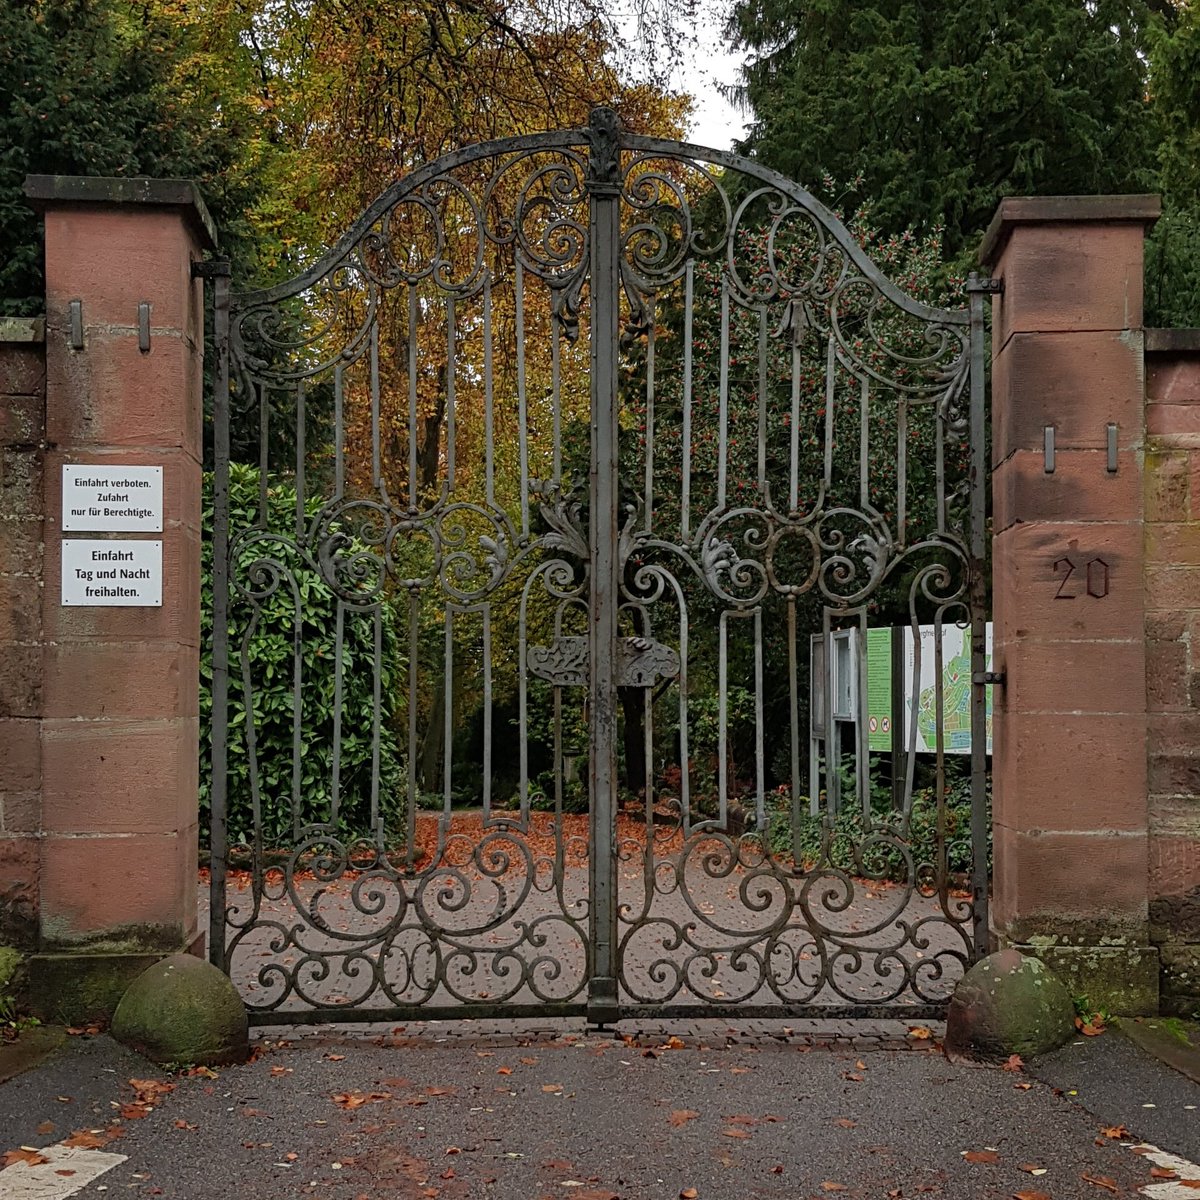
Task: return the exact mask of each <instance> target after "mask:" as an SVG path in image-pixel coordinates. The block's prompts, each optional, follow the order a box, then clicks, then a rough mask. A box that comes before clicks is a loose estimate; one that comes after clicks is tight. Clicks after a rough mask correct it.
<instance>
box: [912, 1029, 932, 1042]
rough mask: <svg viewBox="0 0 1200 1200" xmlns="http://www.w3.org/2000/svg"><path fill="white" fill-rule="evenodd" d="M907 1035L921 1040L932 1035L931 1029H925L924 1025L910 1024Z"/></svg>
mask: <svg viewBox="0 0 1200 1200" xmlns="http://www.w3.org/2000/svg"><path fill="white" fill-rule="evenodd" d="M908 1036H909V1037H910V1038H916V1039H917V1041H920V1042H923V1041H926V1040H927V1039H929V1038H931V1037H933V1030H932V1029H927V1028H926V1027H925V1026H924V1025H910V1026H909V1027H908Z"/></svg>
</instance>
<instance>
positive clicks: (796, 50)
mask: <svg viewBox="0 0 1200 1200" xmlns="http://www.w3.org/2000/svg"><path fill="white" fill-rule="evenodd" d="M1147 16H1148V14H1147V10H1146V6H1145V5H1143V4H1141V3H1139V2H1138V0H1133V2H1125V0H736V3H735V7H734V11H733V16H732V18H731V33H732V34H733V36H734V38H735V40H736V42H737V43H738V45H739V46H740V47H741V48H743V49H746V50H748V51H749V54H750V57H749V61H748V63H747V66H746V67H745V70H744V88H743V89H741V96H742V99H743V101H744V102H745V103H746V104H747V106H748V107H749V110H750V112H751V113H752V114H753V118H754V119H753V124H752V127H751V131H750V134H749V136H748V139H747V142H746V145H745V147H744V149H746V150H747V151H748V152H750V153H752V154H754V155H755V156H757V157H758V158H759V159H761V160H762V161H764V162H766V163H768V164H769V165H771V166H773V167H776V168H777V169H779V170H781V171H783V172H784V173H785V174H787V175H790V176H792V177H794V178H796V179H798V180H800V181H801V182H805V183H808V184H810V185H812V184H814V183H817V182H819V181H820V180H821V179H822V177H828V178H831V179H832V180H837V181H838V182H839V183H842V184H844V183H846V182H847V181H849V182H850V185H851V195H849V196H848V197H846V198H845V202H846V203H848V204H851V205H852V204H854V203H859V202H862V201H864V200H870V201H871V202H872V209H873V214H874V216H875V218H876V220H877V221H878V222H879V224H880V225H881V227H882V228H883V229H884V230H885V231H888V232H899V231H901V230H903V229H906V228H908V227H910V226H911V227H913V228H914V229H917V230H924V229H929V228H930V227H933V226H936V225H939V224H944V225H945V246H946V250H947V253H948V254H949V255H951V256H952V257H956V258H958V259H959V260H960V262H961V261H962V260H964V259H966V258H968V257H969V256H970V255H971V254H972V253H973V251H974V249H975V247H976V246H977V244H978V239H979V235H980V234H981V233H982V231H983V229H984V228H985V227H986V226H987V223H988V220H989V219H990V218H991V216H992V213H993V212H994V211H995V208H996V204H997V201H998V200H999V199H1000V198H1001V197H1002V196H1005V195H1011V194H1024V195H1029V194H1035V195H1036V194H1043V195H1054V194H1070V193H1099V192H1128V191H1145V190H1150V189H1151V188H1152V187H1153V185H1154V173H1153V167H1154V145H1153V142H1154V138H1153V133H1152V130H1153V122H1154V116H1153V113H1152V111H1151V108H1150V106H1149V105H1148V104H1147V102H1146V65H1145V57H1144V53H1143V51H1144V44H1145V40H1146V21H1147Z"/></svg>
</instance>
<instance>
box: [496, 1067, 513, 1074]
mask: <svg viewBox="0 0 1200 1200" xmlns="http://www.w3.org/2000/svg"><path fill="white" fill-rule="evenodd" d="M496 1074H497V1075H511V1074H512V1067H497V1068H496Z"/></svg>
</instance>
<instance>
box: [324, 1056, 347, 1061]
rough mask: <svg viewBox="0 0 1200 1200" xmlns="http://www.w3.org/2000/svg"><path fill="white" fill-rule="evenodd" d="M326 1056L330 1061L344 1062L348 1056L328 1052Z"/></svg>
mask: <svg viewBox="0 0 1200 1200" xmlns="http://www.w3.org/2000/svg"><path fill="white" fill-rule="evenodd" d="M325 1057H326V1058H327V1059H328V1060H329V1061H330V1062H342V1061H344V1060H345V1057H346V1056H345V1055H344V1054H327V1055H325Z"/></svg>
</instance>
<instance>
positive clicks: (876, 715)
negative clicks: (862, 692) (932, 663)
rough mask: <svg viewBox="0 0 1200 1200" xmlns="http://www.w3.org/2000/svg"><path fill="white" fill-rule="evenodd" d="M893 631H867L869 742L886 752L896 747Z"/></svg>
mask: <svg viewBox="0 0 1200 1200" xmlns="http://www.w3.org/2000/svg"><path fill="white" fill-rule="evenodd" d="M893 633H894V630H891V629H868V630H867V744H868V746H869V747H870V748H871V749H872V750H879V751H882V752H884V753H889V752H890V751H891V749H892V636H893Z"/></svg>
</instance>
